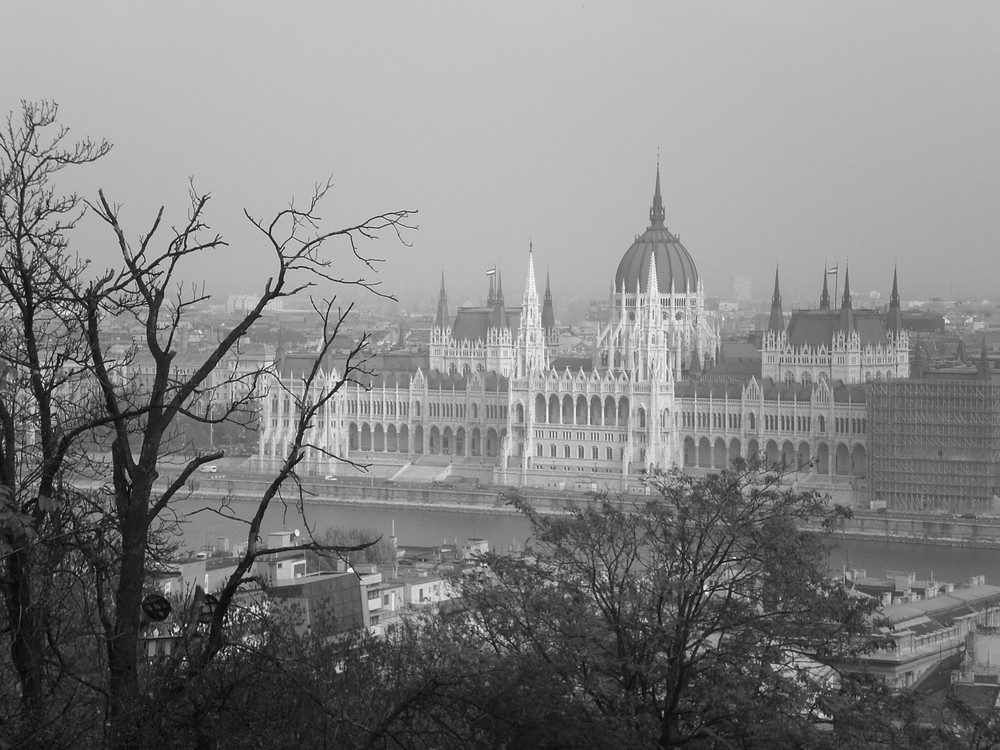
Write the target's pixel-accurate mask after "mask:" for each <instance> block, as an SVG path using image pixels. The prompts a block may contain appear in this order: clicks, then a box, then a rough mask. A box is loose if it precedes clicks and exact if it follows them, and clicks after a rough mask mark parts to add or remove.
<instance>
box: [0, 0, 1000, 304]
mask: <svg viewBox="0 0 1000 750" xmlns="http://www.w3.org/2000/svg"><path fill="white" fill-rule="evenodd" d="M4 26H5V28H6V29H7V32H8V33H7V34H5V35H4V36H5V39H4V43H3V45H2V46H0V64H2V66H3V69H4V71H5V75H4V76H2V78H0V93H2V97H0V99H2V102H3V109H4V110H6V111H16V110H17V109H18V106H19V105H18V102H19V100H21V99H29V100H35V99H39V98H49V99H52V100H55V101H56V102H58V103H59V104H60V107H61V109H60V114H59V117H60V121H61V122H63V123H65V124H68V125H69V126H71V128H72V130H73V135H74V136H76V137H80V136H84V135H86V136H91V137H94V138H98V139H100V138H106V139H107V140H108V141H110V142H112V143H113V144H114V150H113V151H112V153H111V155H110V156H109V157H108V158H106V159H104V160H102V161H101V162H100V163H98V164H95V165H92V166H90V167H87V168H86V169H81V170H77V171H76V173H75V174H74V175H73V179H74V180H76V182H75V183H74V187H76V189H78V190H79V191H80V192H81V193H82V194H83V195H85V196H88V197H92V196H94V194H95V193H96V190H97V188H98V187H101V188H103V189H104V190H105V192H106V194H107V195H108V197H109V199H111V200H114V201H117V202H119V203H121V204H123V209H122V217H123V220H124V222H125V223H126V225H127V226H128V227H130V228H131V229H133V230H134V231H136V232H138V231H141V229H142V228H143V227H145V226H148V225H149V224H150V223H151V221H152V219H153V216H154V214H155V210H156V208H157V207H159V205H161V204H163V205H165V206H166V208H167V214H166V216H167V219H168V220H170V221H172V222H177V221H180V220H181V219H182V218H183V216H184V211H185V210H186V208H187V188H188V184H187V182H188V179H189V178H190V177H193V178H194V180H195V184H196V186H197V187H198V188H199V189H202V190H208V191H210V192H211V193H212V195H213V205H212V208H211V212H210V219H211V222H212V226H213V229H216V230H218V231H220V232H221V233H222V234H224V235H225V237H226V238H227V240H228V241H229V243H230V246H229V248H228V249H226V250H224V251H221V252H219V253H217V254H216V255H215V257H214V258H213V259H212V260H205V261H203V262H202V263H201V265H199V267H198V268H197V269H192V270H191V276H192V278H198V279H201V278H204V279H206V280H207V282H208V284H209V289H210V290H212V291H215V292H217V293H218V294H225V293H230V292H244V291H245V292H252V291H254V290H255V289H257V288H258V287H259V286H260V284H261V283H262V280H263V279H264V278H266V276H267V273H268V270H269V266H268V257H267V255H266V252H265V251H264V249H263V243H262V242H261V241H260V238H259V237H257V236H255V234H254V233H253V231H251V228H250V226H249V224H248V223H247V222H246V220H245V218H244V217H243V216H242V209H243V208H244V207H245V208H247V209H248V210H249V211H250V212H251V213H252V214H254V215H258V216H266V215H268V214H270V213H272V212H273V211H274V210H276V209H277V208H280V207H281V206H283V205H284V204H286V203H287V201H288V200H289V199H291V198H293V197H297V198H299V199H300V200H301V199H305V198H307V197H308V196H309V194H310V193H311V190H312V188H313V185H314V184H315V183H316V182H317V181H322V180H325V179H326V178H327V177H329V176H332V178H333V180H334V183H335V188H334V190H333V193H332V194H331V198H330V199H329V200H328V201H327V202H326V204H325V207H324V211H323V212H322V213H323V214H324V217H329V218H330V220H331V221H332V222H334V223H341V224H343V223H351V222H353V221H355V220H360V219H361V218H363V217H366V216H369V215H374V214H377V213H380V212H382V211H387V210H391V209H400V208H403V209H417V210H419V215H418V217H417V223H418V224H419V227H420V230H419V232H417V233H414V234H411V235H409V237H408V239H409V240H410V241H411V242H412V247H410V248H403V247H400V246H398V245H397V244H396V243H394V242H392V241H390V240H388V239H386V240H384V241H383V243H382V244H383V245H384V246H385V251H384V253H381V254H382V255H383V257H384V258H385V260H386V262H385V263H384V264H383V265H382V266H381V268H380V274H379V275H380V279H381V280H382V281H383V282H384V286H383V290H384V291H386V292H388V293H390V294H395V295H396V296H398V297H399V299H400V302H401V303H402V304H403V305H404V306H409V305H412V304H416V303H420V302H422V301H432V300H433V299H434V298H435V297H436V294H437V290H438V287H439V283H440V274H441V273H442V271H443V272H444V273H445V276H446V278H447V282H448V290H449V297H450V298H451V299H452V300H453V304H461V303H462V302H466V301H468V302H475V303H479V302H481V297H482V296H483V294H484V293H485V289H486V283H485V277H484V276H483V274H484V272H485V270H486V269H487V268H489V267H492V266H493V265H499V267H500V269H501V271H502V272H503V274H504V283H505V287H506V290H505V291H506V292H507V294H508V295H509V298H510V299H512V300H513V299H516V298H519V296H520V293H521V285H522V283H523V279H524V272H525V268H526V256H527V250H528V246H529V242H532V243H533V244H534V249H535V256H536V264H537V266H538V268H539V272H540V273H542V274H544V272H545V271H546V270H549V271H550V272H551V276H552V288H553V292H554V294H556V296H557V297H561V298H562V299H563V300H565V299H568V298H570V297H577V296H578V297H580V298H589V297H604V296H606V295H607V293H608V285H609V282H610V279H611V278H612V277H613V274H614V271H615V267H616V265H617V263H618V260H619V258H620V257H621V255H622V253H623V252H624V251H625V249H626V248H627V247H628V246H629V244H630V243H631V242H632V239H633V238H634V236H635V235H636V234H638V233H641V232H642V231H643V230H644V229H645V228H646V226H647V224H648V213H647V212H648V208H649V204H650V201H651V196H652V192H653V182H654V174H655V167H656V162H657V158H659V163H660V168H661V172H662V178H663V195H664V203H665V206H666V216H667V225H668V226H669V227H670V228H671V230H672V231H674V232H676V233H679V234H680V236H681V240H682V242H684V244H685V245H686V247H687V248H688V250H689V251H690V252H691V254H692V256H693V258H694V259H695V262H696V263H697V264H698V267H699V269H700V270H701V278H702V280H703V281H704V284H705V290H706V293H707V294H709V295H720V296H726V295H728V294H729V291H730V278H731V277H732V276H734V275H740V276H752V277H753V280H754V294H755V296H756V297H758V298H763V297H765V296H767V295H768V294H769V291H770V284H771V283H772V279H773V273H774V268H775V264H776V263H777V264H780V269H781V279H782V291H783V292H784V295H785V298H786V304H788V303H791V304H798V305H815V304H816V300H815V299H814V298H816V297H817V296H818V292H819V286H820V283H821V281H822V270H823V265H824V263H829V264H831V265H832V264H836V263H840V264H843V263H845V262H848V261H849V263H850V270H851V283H852V288H854V289H856V294H857V293H860V294H867V292H868V291H870V290H878V291H880V292H881V293H882V295H883V297H885V296H887V293H888V291H889V286H890V283H891V278H892V270H893V266H894V264H898V267H899V269H900V287H901V293H902V294H903V296H904V297H905V298H908V299H911V300H912V299H919V298H927V297H932V296H943V297H965V298H981V297H986V296H990V295H993V294H995V285H994V281H995V279H996V278H997V275H998V270H1000V260H998V255H997V252H996V250H997V245H998V243H997V238H998V237H1000V211H998V206H997V201H998V196H1000V140H998V136H997V134H998V133H1000V92H998V90H997V82H996V75H997V71H998V70H1000V45H998V44H997V43H996V40H997V38H998V37H1000V5H997V4H996V3H984V2H975V3H965V4H961V5H954V4H950V3H931V2H915V3H912V2H907V3H902V2H891V3H877V4H872V3H868V2H847V3H812V2H809V3H800V2H794V3H793V2H777V3H766V4H765V3H745V4H734V3H726V4H722V3H710V4H705V3H697V4H696V3H687V4H680V3H673V2H671V3H658V2H645V3H629V4H621V3H586V4H579V3H572V4H571V3H561V2H560V3H516V4H485V3H467V2H447V3H446V2H437V3H419V4H417V3H413V4H410V3H385V4H347V3H331V4H328V3H300V4H291V5H287V4H278V3H168V4H155V5H150V4H125V3H100V4H89V3H88V4H68V3H63V4H55V3H41V4H36V3H22V2H18V3H7V4H5V7H4ZM658 154H659V157H657V155H658ZM81 238H82V239H83V241H82V242H81V241H80V240H78V241H77V242H78V243H80V244H76V245H74V247H75V248H76V249H78V251H80V252H82V253H86V254H88V255H91V256H92V257H94V258H95V259H97V262H98V263H101V261H102V259H107V260H106V262H108V263H110V262H112V259H113V248H111V246H110V245H109V240H110V239H111V238H110V236H109V235H108V233H107V232H106V231H105V230H103V229H102V228H100V227H97V226H96V222H94V221H90V222H89V223H88V225H87V226H85V227H84V229H83V230H82V233H81ZM357 271H358V272H360V269H357ZM515 295H516V296H515Z"/></svg>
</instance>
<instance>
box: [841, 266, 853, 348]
mask: <svg viewBox="0 0 1000 750" xmlns="http://www.w3.org/2000/svg"><path fill="white" fill-rule="evenodd" d="M840 330H841V331H843V332H844V334H845V335H849V334H850V333H851V332H852V331H853V330H854V310H853V309H852V307H851V269H850V268H849V267H848V266H847V264H844V296H843V297H842V298H841V301H840Z"/></svg>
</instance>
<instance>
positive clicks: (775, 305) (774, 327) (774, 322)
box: [767, 266, 785, 333]
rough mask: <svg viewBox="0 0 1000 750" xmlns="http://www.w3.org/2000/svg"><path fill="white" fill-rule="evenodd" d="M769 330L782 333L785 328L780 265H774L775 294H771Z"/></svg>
mask: <svg viewBox="0 0 1000 750" xmlns="http://www.w3.org/2000/svg"><path fill="white" fill-rule="evenodd" d="M767 330H768V331H771V332H772V333H782V332H783V331H784V330H785V316H784V315H783V314H782V312H781V289H780V288H779V286H778V267H777V266H775V267H774V294H773V295H772V296H771V317H770V318H769V319H768V321H767Z"/></svg>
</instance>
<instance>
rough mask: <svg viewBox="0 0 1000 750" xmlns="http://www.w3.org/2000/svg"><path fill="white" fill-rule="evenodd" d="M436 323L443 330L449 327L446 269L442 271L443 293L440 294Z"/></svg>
mask: <svg viewBox="0 0 1000 750" xmlns="http://www.w3.org/2000/svg"><path fill="white" fill-rule="evenodd" d="M434 325H435V326H437V327H438V328H440V329H441V330H442V331H443V330H444V329H445V328H447V327H448V294H447V293H446V292H445V290H444V271H442V272H441V293H440V294H439V295H438V309H437V316H436V317H435V318H434Z"/></svg>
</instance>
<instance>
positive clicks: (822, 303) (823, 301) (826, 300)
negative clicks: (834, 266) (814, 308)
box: [819, 263, 830, 310]
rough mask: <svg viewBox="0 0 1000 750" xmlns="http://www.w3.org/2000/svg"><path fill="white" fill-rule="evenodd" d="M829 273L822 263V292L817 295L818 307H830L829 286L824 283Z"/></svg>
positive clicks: (823, 308)
mask: <svg viewBox="0 0 1000 750" xmlns="http://www.w3.org/2000/svg"><path fill="white" fill-rule="evenodd" d="M829 275H830V270H829V269H828V268H827V267H826V263H824V264H823V293H822V294H821V295H819V309H820V310H829V309H830V288H829V287H828V286H827V284H826V277H827V276H829Z"/></svg>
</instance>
